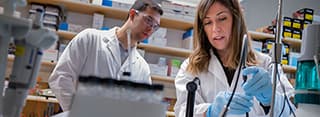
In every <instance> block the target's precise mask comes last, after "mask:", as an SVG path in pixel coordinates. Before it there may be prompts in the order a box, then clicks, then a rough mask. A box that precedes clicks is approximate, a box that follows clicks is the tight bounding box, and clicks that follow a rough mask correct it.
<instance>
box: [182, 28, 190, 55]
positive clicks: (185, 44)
mask: <svg viewBox="0 0 320 117" xmlns="http://www.w3.org/2000/svg"><path fill="white" fill-rule="evenodd" d="M182 48H185V49H189V50H192V49H193V29H189V30H187V31H186V32H185V33H183V35H182Z"/></svg>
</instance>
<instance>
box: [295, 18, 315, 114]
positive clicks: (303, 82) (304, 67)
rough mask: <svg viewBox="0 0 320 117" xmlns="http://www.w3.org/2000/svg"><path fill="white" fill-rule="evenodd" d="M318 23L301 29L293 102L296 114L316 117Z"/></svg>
mask: <svg viewBox="0 0 320 117" xmlns="http://www.w3.org/2000/svg"><path fill="white" fill-rule="evenodd" d="M319 32H320V24H310V25H308V27H307V28H306V29H304V31H303V36H302V45H301V56H300V57H299V59H298V67H297V73H296V86H295V97H294V102H295V103H296V104H298V109H297V116H306V115H307V116H309V117H316V116H317V117H318V116H319V110H320V79H319V78H320V77H319V75H320V74H319V72H320V71H319V67H320V66H319V64H318V63H319V57H320V34H319Z"/></svg>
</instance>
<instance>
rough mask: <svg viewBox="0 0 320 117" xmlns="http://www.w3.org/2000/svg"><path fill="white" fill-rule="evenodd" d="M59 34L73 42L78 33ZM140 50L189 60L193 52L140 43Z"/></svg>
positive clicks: (65, 32) (59, 32)
mask: <svg viewBox="0 0 320 117" xmlns="http://www.w3.org/2000/svg"><path fill="white" fill-rule="evenodd" d="M57 34H58V35H59V36H60V37H62V38H64V39H67V40H71V39H72V38H73V37H74V36H75V35H76V33H73V32H68V31H57ZM138 48H140V49H143V50H145V51H147V52H151V53H157V54H164V55H170V56H178V57H184V58H187V57H188V56H189V54H190V53H191V51H190V50H187V49H180V48H173V47H160V46H154V45H149V44H143V43H140V44H139V45H138Z"/></svg>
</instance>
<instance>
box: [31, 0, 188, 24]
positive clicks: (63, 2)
mask: <svg viewBox="0 0 320 117" xmlns="http://www.w3.org/2000/svg"><path fill="white" fill-rule="evenodd" d="M28 2H29V3H40V4H50V5H59V6H64V7H65V8H66V9H67V10H69V11H73V12H78V13H84V14H89V15H91V14H93V13H101V14H104V15H105V16H106V17H108V18H114V19H120V20H125V19H126V17H127V15H128V14H127V12H128V11H125V10H122V9H117V8H111V7H106V6H100V5H93V4H87V3H82V2H77V1H72V0H28ZM160 26H161V27H166V28H173V29H179V30H188V29H190V28H192V27H193V23H192V22H186V21H182V20H174V19H170V18H165V17H161V22H160Z"/></svg>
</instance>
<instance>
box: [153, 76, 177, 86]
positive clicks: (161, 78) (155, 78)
mask: <svg viewBox="0 0 320 117" xmlns="http://www.w3.org/2000/svg"><path fill="white" fill-rule="evenodd" d="M151 79H152V81H159V82H166V83H173V84H174V78H172V77H166V76H158V75H151Z"/></svg>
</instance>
